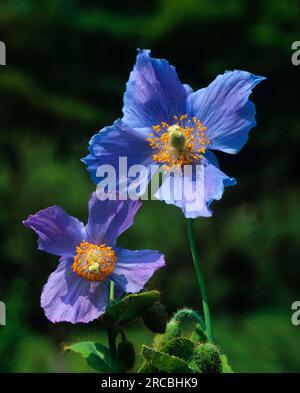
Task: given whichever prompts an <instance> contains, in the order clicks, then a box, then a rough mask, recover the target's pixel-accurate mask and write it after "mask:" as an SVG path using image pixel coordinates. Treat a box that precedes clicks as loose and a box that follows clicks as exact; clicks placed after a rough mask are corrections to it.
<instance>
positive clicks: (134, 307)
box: [103, 291, 160, 325]
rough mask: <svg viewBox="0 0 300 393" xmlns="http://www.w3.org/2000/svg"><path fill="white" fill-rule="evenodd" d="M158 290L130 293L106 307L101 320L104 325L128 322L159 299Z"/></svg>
mask: <svg viewBox="0 0 300 393" xmlns="http://www.w3.org/2000/svg"><path fill="white" fill-rule="evenodd" d="M159 296H160V294H159V292H158V291H148V292H141V293H135V294H130V295H127V296H125V297H124V298H122V299H121V300H119V301H117V302H116V303H114V304H112V305H111V306H109V307H108V308H107V309H106V312H105V314H104V316H103V321H104V323H105V324H106V325H113V324H120V323H128V322H131V321H132V320H134V319H135V318H137V317H139V316H140V315H142V313H143V312H144V311H145V310H147V309H148V308H150V307H151V306H152V305H153V304H154V302H156V301H157V300H158V299H159Z"/></svg>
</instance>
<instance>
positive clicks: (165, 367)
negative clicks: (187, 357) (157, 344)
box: [142, 345, 192, 373]
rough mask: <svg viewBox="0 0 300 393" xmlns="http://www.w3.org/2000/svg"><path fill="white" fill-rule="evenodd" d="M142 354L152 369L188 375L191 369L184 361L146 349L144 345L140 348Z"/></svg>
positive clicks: (149, 348)
mask: <svg viewBox="0 0 300 393" xmlns="http://www.w3.org/2000/svg"><path fill="white" fill-rule="evenodd" d="M142 353H143V356H144V358H145V359H146V361H147V362H148V363H150V364H152V365H153V366H154V367H156V368H158V369H159V370H161V371H164V372H169V373H171V372H173V373H176V372H182V373H190V372H192V371H191V369H190V368H189V367H188V364H187V362H186V361H184V360H182V359H180V358H178V357H176V356H172V355H168V354H167V353H164V352H161V351H157V350H156V349H154V348H151V347H148V346H146V345H143V346H142Z"/></svg>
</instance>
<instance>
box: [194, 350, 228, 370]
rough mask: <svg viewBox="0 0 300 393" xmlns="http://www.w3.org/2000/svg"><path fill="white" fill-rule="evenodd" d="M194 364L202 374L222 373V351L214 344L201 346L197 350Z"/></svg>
mask: <svg viewBox="0 0 300 393" xmlns="http://www.w3.org/2000/svg"><path fill="white" fill-rule="evenodd" d="M194 363H195V365H196V367H197V369H198V370H199V371H201V372H202V373H221V372H222V362H221V357H220V351H219V349H218V348H217V347H216V346H215V345H214V344H210V343H205V344H199V345H198V346H197V347H196V349H195V353H194Z"/></svg>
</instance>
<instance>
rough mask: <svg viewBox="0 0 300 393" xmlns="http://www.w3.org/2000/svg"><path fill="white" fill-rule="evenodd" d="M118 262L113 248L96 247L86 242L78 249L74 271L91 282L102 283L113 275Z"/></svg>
mask: <svg viewBox="0 0 300 393" xmlns="http://www.w3.org/2000/svg"><path fill="white" fill-rule="evenodd" d="M116 261H117V258H116V255H115V252H114V250H113V249H112V248H111V247H107V246H106V245H105V244H101V245H100V246H96V245H95V244H91V243H88V242H86V241H85V240H84V241H83V242H81V243H80V245H79V246H78V247H77V248H76V255H75V257H74V263H73V265H72V270H73V272H75V273H77V274H78V275H79V276H81V277H84V278H85V279H87V280H89V281H102V280H104V279H106V278H107V277H108V276H110V275H111V274H112V272H113V271H114V268H115V264H116Z"/></svg>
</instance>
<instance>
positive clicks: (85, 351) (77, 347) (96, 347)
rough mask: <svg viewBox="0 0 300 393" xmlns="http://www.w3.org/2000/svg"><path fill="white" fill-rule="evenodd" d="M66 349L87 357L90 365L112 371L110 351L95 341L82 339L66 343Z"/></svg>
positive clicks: (104, 370)
mask: <svg viewBox="0 0 300 393" xmlns="http://www.w3.org/2000/svg"><path fill="white" fill-rule="evenodd" d="M64 349H65V350H66V351H72V352H76V353H79V354H80V355H81V356H82V357H83V358H84V359H86V361H87V363H88V365H89V366H90V367H92V368H93V369H95V370H97V371H100V372H111V371H112V369H111V366H110V360H109V359H110V357H109V351H108V349H107V348H106V347H104V346H103V345H101V344H99V343H95V342H93V341H82V342H79V343H75V344H71V345H66V346H65V347H64Z"/></svg>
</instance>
